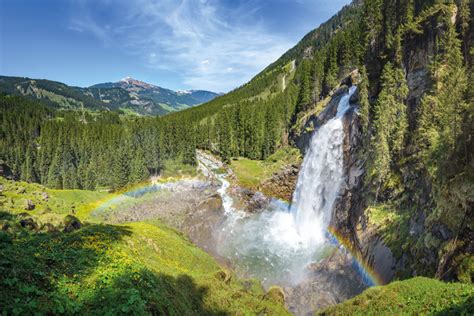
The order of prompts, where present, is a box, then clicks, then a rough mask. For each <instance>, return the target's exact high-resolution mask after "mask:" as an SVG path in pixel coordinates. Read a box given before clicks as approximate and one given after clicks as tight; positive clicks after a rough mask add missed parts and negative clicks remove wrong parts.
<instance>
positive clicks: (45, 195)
mask: <svg viewBox="0 0 474 316" xmlns="http://www.w3.org/2000/svg"><path fill="white" fill-rule="evenodd" d="M41 197H42V198H43V200H44V201H47V200H48V199H49V195H48V193H46V192H42V193H41Z"/></svg>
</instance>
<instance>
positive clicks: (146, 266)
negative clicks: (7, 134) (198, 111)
mask: <svg viewBox="0 0 474 316" xmlns="http://www.w3.org/2000/svg"><path fill="white" fill-rule="evenodd" d="M2 185H3V187H4V190H3V194H4V195H8V196H9V198H8V199H10V200H13V202H17V201H18V200H22V199H24V198H25V197H34V198H37V197H38V196H40V195H41V193H42V192H44V191H47V192H48V194H49V195H50V198H49V199H48V200H47V201H43V202H41V203H42V204H41V206H42V207H50V210H49V211H48V212H47V213H44V212H43V211H39V210H36V209H35V210H34V211H27V213H28V214H29V215H25V214H21V213H24V212H25V211H24V210H21V209H15V208H13V209H12V208H8V207H6V205H4V204H3V205H2V206H0V228H1V230H0V252H1V256H0V307H1V310H2V313H4V314H12V315H21V314H92V315H98V314H106V315H115V314H134V315H135V314H136V315H144V314H160V315H163V314H164V315H226V314H241V315H255V314H269V315H285V314H288V313H287V311H286V310H285V308H284V307H283V305H282V304H276V303H275V302H274V301H272V300H271V299H270V298H267V297H265V293H264V291H263V288H262V287H261V286H260V285H259V284H258V282H256V281H255V280H239V279H237V278H236V277H235V275H233V273H231V272H229V271H227V270H224V269H222V268H221V267H220V266H219V265H218V264H217V263H216V261H215V260H214V259H213V258H212V257H211V256H209V255H208V254H207V253H205V252H204V251H202V250H201V249H199V248H197V247H196V246H194V245H193V244H192V243H190V242H189V241H188V240H187V239H186V238H185V237H184V236H183V235H182V234H180V233H178V232H177V231H175V230H173V229H171V228H168V227H166V226H165V225H163V224H162V223H160V222H159V221H153V223H143V222H137V223H130V224H127V225H104V224H101V223H91V222H85V221H83V225H82V227H81V228H80V229H77V230H74V231H72V232H68V233H66V232H63V227H64V223H63V222H64V217H65V216H66V214H70V212H69V211H68V209H69V208H66V209H65V210H61V209H60V206H58V205H65V206H70V205H71V204H72V203H74V205H75V206H76V209H78V210H81V211H82V214H83V216H82V217H81V218H82V219H87V218H88V212H90V209H93V208H94V205H98V204H100V203H102V201H103V200H104V199H107V198H110V197H113V196H114V195H113V194H107V193H102V192H92V191H79V190H64V191H62V190H46V189H44V188H43V187H41V186H39V185H35V184H27V183H24V182H14V181H7V180H4V179H3V180H2ZM18 192H22V193H18ZM38 198H39V197H38ZM4 200H5V196H4V197H2V202H4ZM58 201H61V203H58ZM14 204H15V205H16V203H14ZM49 204H53V205H51V206H49ZM76 215H77V212H76ZM53 216H54V221H49V219H51V218H52V217H53ZM27 218H31V220H33V221H34V222H35V223H36V225H34V226H35V227H32V228H28V227H22V225H21V224H20V223H21V221H22V220H24V219H27ZM51 225H52V226H54V227H52V226H51Z"/></svg>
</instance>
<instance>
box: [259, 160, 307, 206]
mask: <svg viewBox="0 0 474 316" xmlns="http://www.w3.org/2000/svg"><path fill="white" fill-rule="evenodd" d="M300 167H301V163H299V164H291V165H287V166H285V167H284V168H283V169H282V170H280V171H279V172H276V173H274V174H273V175H272V176H271V178H269V179H267V180H265V181H264V182H263V183H262V191H263V192H265V194H267V195H269V196H274V197H277V198H279V199H282V200H285V201H291V198H292V196H293V192H294V191H295V188H296V182H297V181H298V173H299V171H300Z"/></svg>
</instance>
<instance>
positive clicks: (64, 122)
mask: <svg viewBox="0 0 474 316" xmlns="http://www.w3.org/2000/svg"><path fill="white" fill-rule="evenodd" d="M0 108H1V111H0V116H1V117H0V119H1V120H0V121H1V122H2V123H1V125H0V134H1V135H2V138H1V140H0V159H1V160H3V161H4V162H5V163H6V164H7V165H8V166H9V167H10V168H11V169H12V172H13V175H14V176H16V177H17V178H20V179H22V180H26V181H30V182H39V183H41V184H43V185H46V186H48V187H50V188H62V189H84V188H85V189H95V188H98V187H112V188H115V189H117V188H120V187H123V186H125V185H127V184H130V183H135V182H140V181H142V180H144V179H146V178H147V177H148V176H149V175H150V173H159V172H160V170H161V169H162V168H163V162H164V161H165V160H169V159H175V160H177V162H182V163H185V164H189V165H194V164H195V146H196V144H195V135H194V134H195V133H194V128H193V127H192V126H191V125H190V123H189V125H188V126H186V122H185V121H184V126H182V124H183V121H182V120H179V121H178V120H173V119H167V120H166V121H163V119H161V118H126V117H125V118H123V117H122V118H121V117H119V116H118V115H117V114H116V113H107V112H104V113H101V114H96V115H94V116H92V115H83V114H82V113H78V112H72V111H71V112H59V111H52V110H50V109H48V108H46V107H45V106H43V105H41V104H38V103H33V102H30V101H28V100H25V99H24V98H21V97H12V96H0ZM23 153H25V154H23Z"/></svg>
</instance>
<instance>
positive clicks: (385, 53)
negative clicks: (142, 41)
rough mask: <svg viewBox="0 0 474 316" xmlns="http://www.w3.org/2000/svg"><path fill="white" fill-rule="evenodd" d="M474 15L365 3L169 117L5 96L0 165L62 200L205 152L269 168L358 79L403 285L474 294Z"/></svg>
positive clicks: (462, 9) (368, 163) (380, 206)
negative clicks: (436, 280)
mask: <svg viewBox="0 0 474 316" xmlns="http://www.w3.org/2000/svg"><path fill="white" fill-rule="evenodd" d="M473 6H474V5H473V3H472V2H471V1H467V0H455V1H454V0H453V1H442V2H440V1H435V0H432V1H426V0H398V1H394V0H365V1H355V2H354V3H352V4H351V5H349V6H346V7H345V8H344V9H343V10H342V11H341V12H340V13H339V14H337V15H336V16H334V17H333V18H331V19H330V20H329V21H328V22H326V23H324V24H323V25H321V27H320V28H318V29H317V30H315V31H313V32H311V33H310V34H308V35H307V36H306V37H305V38H304V39H303V40H302V41H301V42H300V43H299V44H298V45H297V46H296V47H295V48H293V49H292V50H290V51H289V52H288V53H286V54H285V55H283V56H282V58H280V59H279V60H278V61H276V62H275V63H273V64H272V65H270V66H269V67H268V68H267V69H265V70H264V71H263V72H262V73H260V74H258V75H257V76H255V78H254V79H252V80H251V81H250V82H249V83H247V84H245V85H243V86H242V87H240V88H237V89H235V90H234V91H232V92H230V93H228V94H226V95H223V96H220V97H217V98H216V99H214V100H212V101H211V102H208V103H206V104H204V105H201V106H198V107H194V108H191V109H188V110H184V111H181V112H177V113H172V114H170V115H167V116H165V117H162V118H130V117H119V116H118V115H115V114H113V113H106V114H104V113H96V114H82V113H79V112H74V111H72V112H67V111H61V112H58V111H55V110H51V109H49V108H46V107H42V106H40V105H38V104H33V103H31V102H30V101H24V100H23V99H21V98H18V97H12V96H4V97H2V98H1V103H2V111H1V115H2V118H1V122H2V127H1V134H2V137H1V143H0V144H1V152H0V154H1V157H2V159H3V160H4V163H5V165H6V166H8V167H9V169H11V174H12V176H14V177H18V178H20V179H24V180H28V181H34V182H40V183H42V184H44V185H47V186H50V187H54V188H97V187H102V186H106V187H120V186H123V185H125V184H127V183H132V182H135V181H139V180H141V179H144V178H146V177H148V176H149V174H150V173H153V172H156V171H157V170H160V169H161V168H162V167H163V166H164V165H165V164H166V161H169V160H173V161H174V162H179V163H184V164H195V148H196V147H198V148H202V149H209V150H211V151H213V152H215V153H217V154H219V155H220V156H221V157H222V158H223V159H224V160H225V161H229V160H230V159H231V158H232V157H236V156H243V157H247V158H251V159H264V158H266V157H268V156H269V155H271V154H272V153H274V152H275V151H276V150H277V149H278V148H281V147H285V146H291V145H294V144H295V143H294V141H295V138H296V137H297V135H298V134H299V133H300V132H301V129H302V128H303V127H305V128H306V129H309V130H311V129H312V128H314V127H312V126H309V127H308V126H306V125H305V124H306V122H308V119H309V117H311V116H314V115H317V114H319V113H320V112H321V111H322V110H323V109H324V107H325V105H326V104H327V103H328V102H329V100H330V98H331V96H332V95H333V93H334V92H335V90H336V89H337V88H338V87H339V85H340V83H341V80H343V79H344V78H346V77H347V76H348V75H349V74H351V73H352V77H351V78H352V79H348V80H345V81H343V82H342V85H350V84H353V83H357V84H358V93H357V94H358V96H357V98H358V102H359V104H360V109H359V118H360V120H361V128H362V134H363V142H362V145H361V146H360V148H359V150H358V155H359V161H360V162H361V163H362V164H363V170H364V172H365V173H364V183H365V185H364V187H363V189H362V192H361V194H362V195H363V200H362V202H361V203H360V205H359V206H360V207H363V206H368V205H370V207H371V208H372V209H376V210H379V211H380V210H382V211H386V210H389V211H387V214H388V213H390V214H393V216H394V218H395V219H396V220H393V221H391V222H390V225H391V226H390V229H392V230H390V229H389V230H388V231H387V232H386V233H387V235H384V236H385V237H386V238H387V243H388V244H389V246H390V247H392V250H393V251H394V253H395V254H399V255H397V256H398V258H397V259H398V260H399V262H403V268H400V269H399V270H398V271H397V272H398V273H399V277H406V276H408V275H412V274H421V275H429V276H435V275H437V276H438V277H440V278H446V279H458V280H462V281H466V282H471V280H472V262H473V261H472V259H473V257H472V246H473V245H472V240H473V238H472V221H469V220H468V219H470V218H472V216H473V214H472V209H473V203H474V202H473V201H474V197H473V192H474V190H473V183H474V168H473V167H474V166H473V159H472V154H473V152H474V151H473V148H474V147H473V138H472V132H473V131H472V129H473V127H474V124H473V111H474V106H473V104H474V102H473V97H474V95H473V92H472V91H473V89H472V82H473V68H472V56H473V54H474V52H473V49H472V45H471V44H472V40H473V36H474V31H473V27H474V26H473V15H472V12H474V11H473V10H474V7H473ZM4 169H7V168H4ZM359 213H362V215H361V216H362V219H363V217H364V214H365V213H364V210H362V211H361V212H359ZM359 215H360V214H359ZM389 232H390V234H389ZM401 250H404V251H401Z"/></svg>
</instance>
